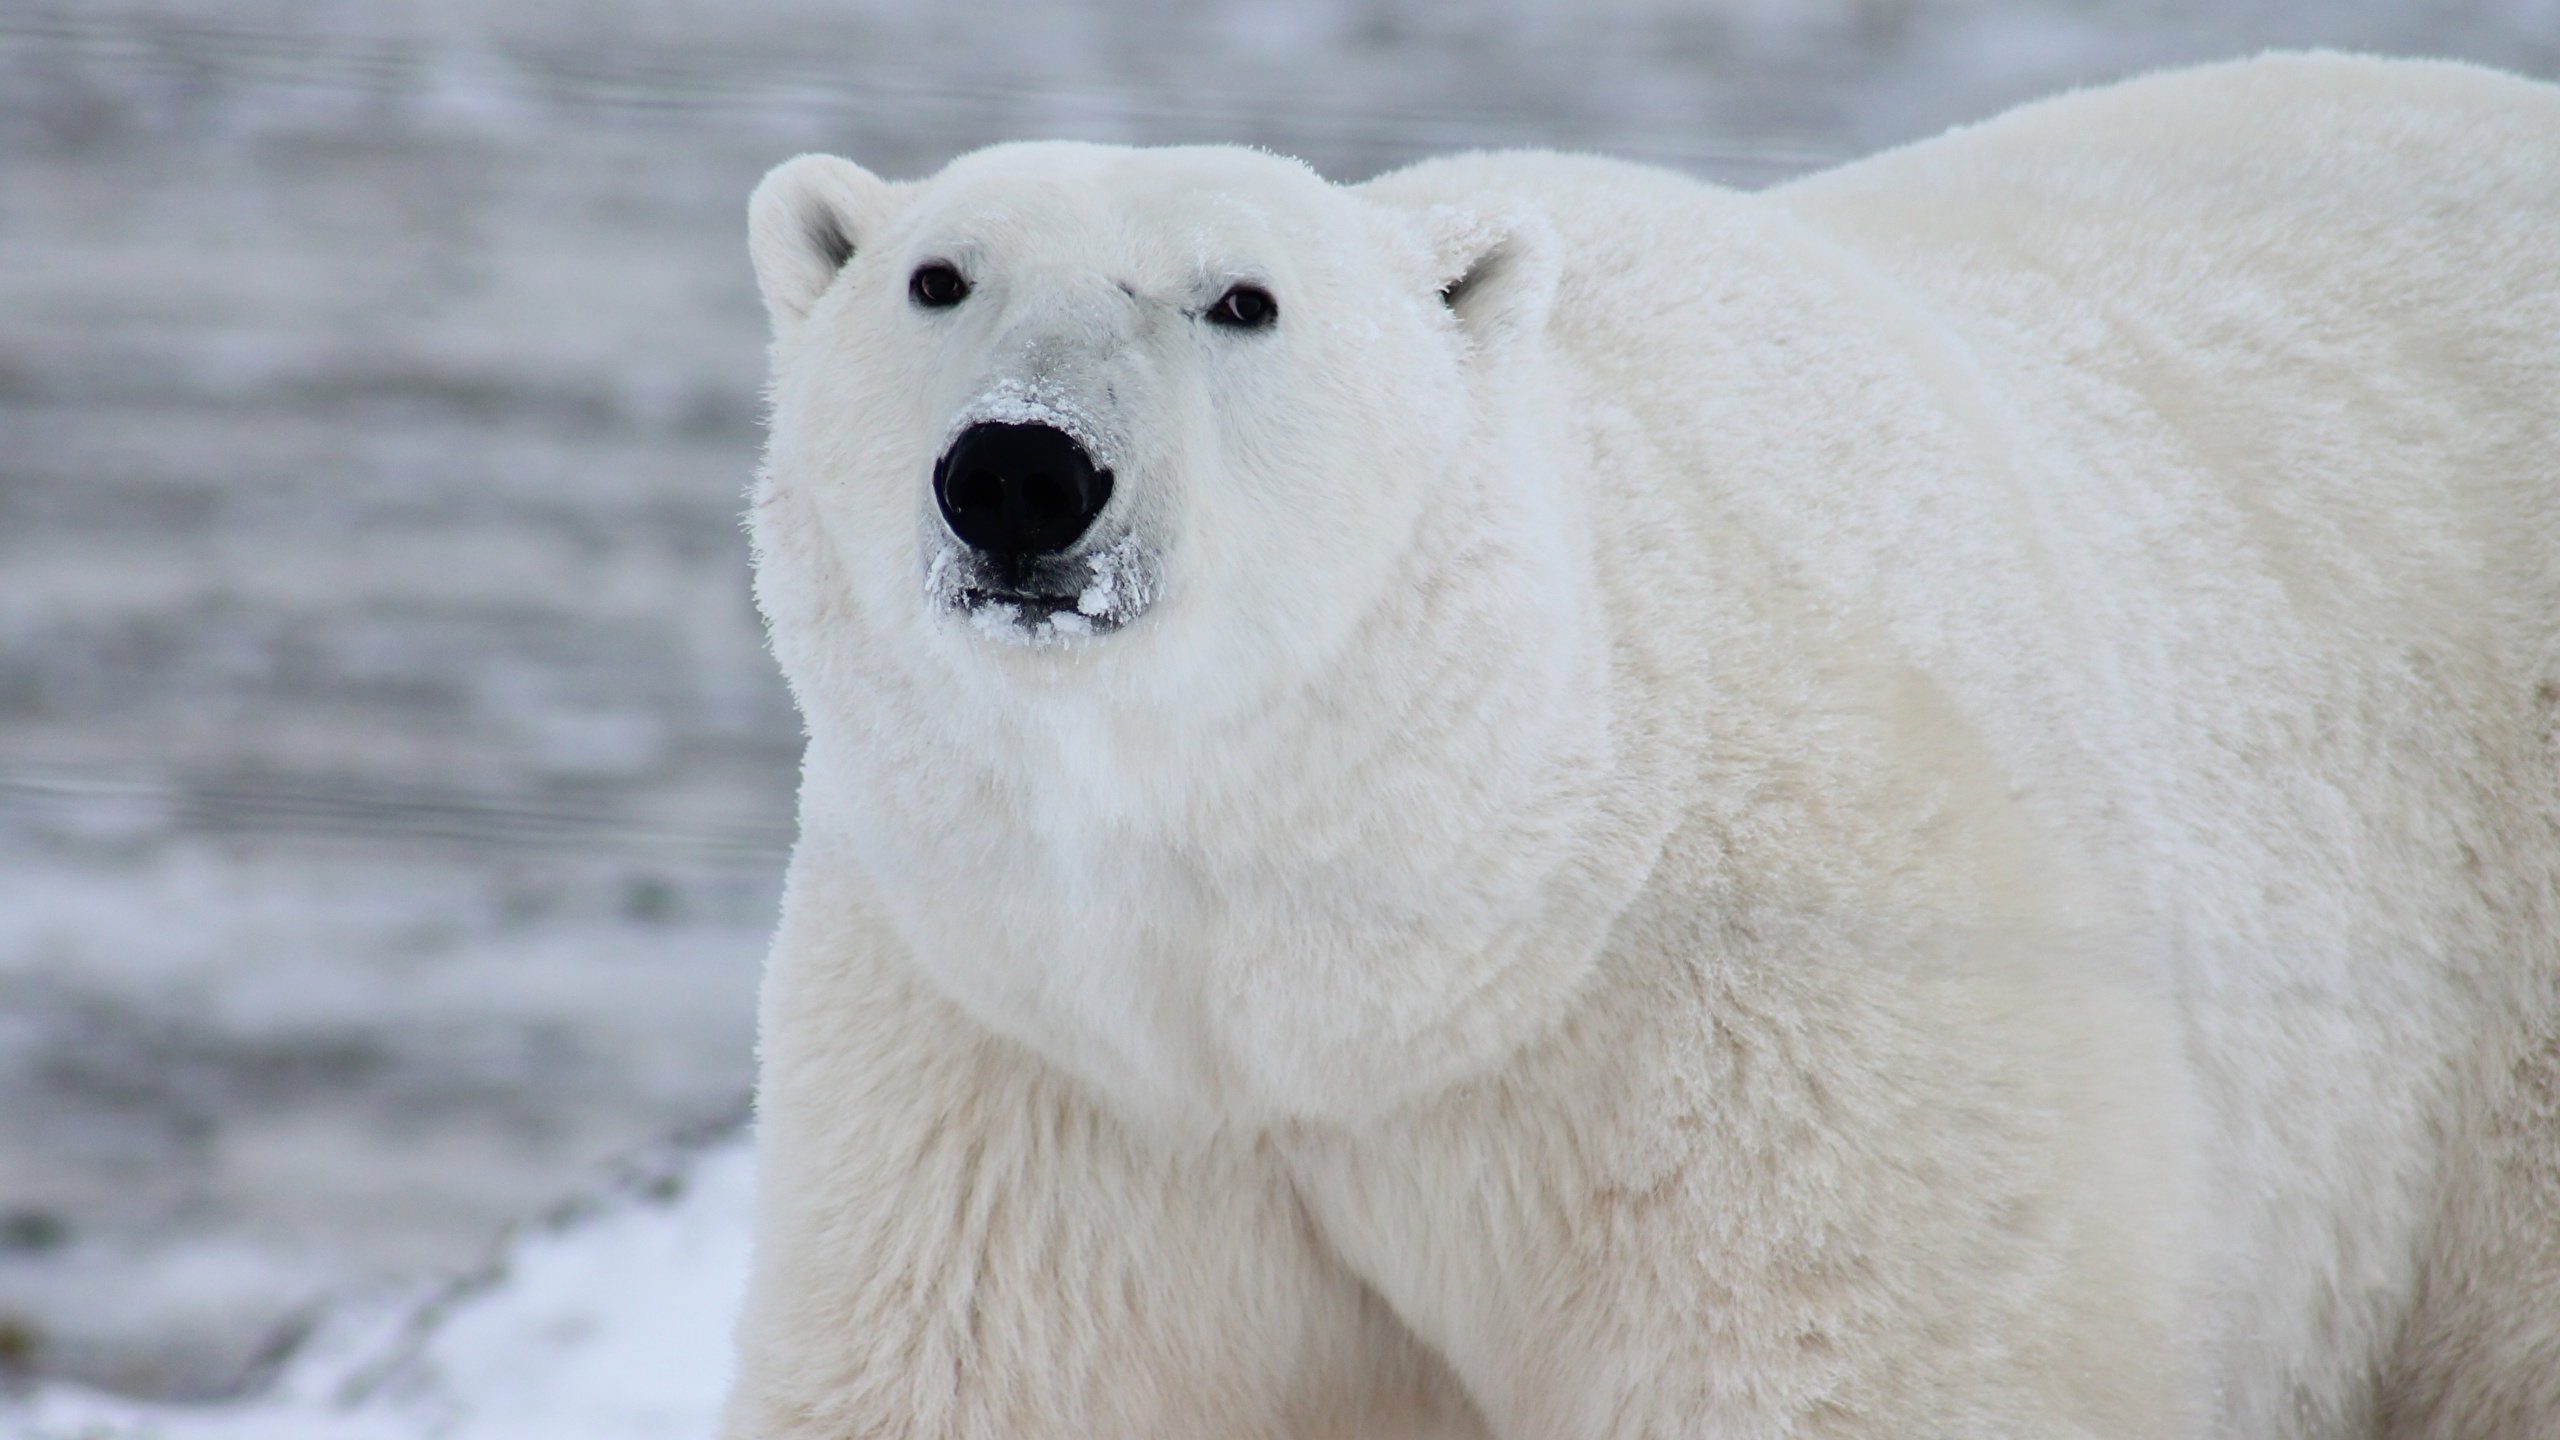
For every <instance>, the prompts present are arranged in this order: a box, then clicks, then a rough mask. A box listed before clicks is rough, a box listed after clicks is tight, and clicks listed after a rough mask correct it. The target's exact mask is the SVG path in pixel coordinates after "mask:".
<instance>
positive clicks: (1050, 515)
mask: <svg viewBox="0 0 2560 1440" xmlns="http://www.w3.org/2000/svg"><path fill="white" fill-rule="evenodd" d="M933 498H934V501H935V503H937V504H939V505H940V506H941V507H942V522H943V523H944V524H946V525H948V526H950V527H951V533H952V534H954V535H957V536H959V537H960V538H961V539H962V540H964V541H966V542H968V543H969V544H971V545H973V546H976V547H977V548H978V549H980V550H984V551H986V552H988V553H989V554H992V555H1006V556H1014V557H1023V556H1032V555H1054V554H1056V553H1057V552H1059V551H1061V550H1064V549H1066V548H1067V547H1068V546H1070V545H1073V544H1074V543H1076V537H1077V536H1079V535H1082V534H1083V533H1084V531H1085V527H1086V526H1088V525H1091V524H1092V523H1093V517H1094V516H1096V515H1099V514H1101V513H1102V507H1103V506H1104V505H1106V504H1108V503H1110V500H1111V472H1110V471H1108V470H1104V469H1101V468H1098V467H1097V466H1095V464H1094V463H1093V457H1092V456H1091V455H1088V454H1086V453H1085V449H1084V447H1083V446H1082V445H1079V444H1077V443H1076V440H1075V437H1074V436H1072V435H1069V434H1068V433H1067V432H1065V431H1064V430H1059V429H1054V428H1052V427H1050V426H1047V425H972V426H970V427H969V428H968V429H966V430H964V431H962V432H961V433H960V438H959V439H958V440H955V441H953V442H952V444H951V449H950V450H949V451H947V452H946V453H945V454H944V455H943V457H942V459H941V460H940V461H938V462H936V463H935V465H934V467H933Z"/></svg>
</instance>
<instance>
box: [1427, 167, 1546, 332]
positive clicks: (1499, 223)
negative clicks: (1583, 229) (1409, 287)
mask: <svg viewBox="0 0 2560 1440" xmlns="http://www.w3.org/2000/svg"><path fill="white" fill-rule="evenodd" d="M1421 220H1422V225H1423V229H1424V232H1425V234H1426V235H1427V236H1428V239H1429V244H1430V247H1431V271H1430V273H1431V284H1432V289H1433V290H1434V291H1435V292H1437V293H1438V295H1439V297H1440V303H1441V304H1443V305H1446V306H1447V307H1449V310H1450V312H1451V313H1452V314H1454V315H1455V316H1456V317H1457V319H1458V326H1459V329H1460V330H1461V331H1463V332H1464V333H1465V334H1466V335H1467V336H1468V338H1469V339H1470V340H1472V341H1473V342H1474V344H1475V345H1476V346H1477V348H1478V349H1479V350H1486V349H1495V348H1499V347H1501V346H1503V345H1506V344H1508V343H1510V342H1512V341H1515V340H1518V339H1520V338H1523V337H1526V336H1529V335H1533V334H1535V333H1537V332H1538V331H1539V330H1540V329H1542V328H1544V327H1545V325H1546V323H1547V307H1548V306H1549V305H1550V304H1551V303H1552V302H1553V301H1554V300H1555V294H1556V281H1557V275H1558V267H1559V256H1558V252H1559V251H1560V250H1561V249H1562V248H1563V247H1562V246H1561V245H1560V244H1559V243H1558V242H1557V240H1556V232H1555V226H1554V225H1552V224H1551V223H1549V222H1548V220H1547V217H1546V213H1545V212H1544V211H1542V210H1540V209H1538V207H1537V206H1535V205H1533V204H1531V203H1529V202H1528V201H1526V200H1523V199H1520V198H1518V197H1515V196H1510V195H1500V194H1483V195H1476V196H1472V197H1470V198H1468V199H1467V200H1465V201H1463V202H1461V203H1457V204H1447V203H1443V204H1437V205H1433V206H1431V207H1429V208H1428V209H1426V210H1424V211H1423V212H1422V215H1421Z"/></svg>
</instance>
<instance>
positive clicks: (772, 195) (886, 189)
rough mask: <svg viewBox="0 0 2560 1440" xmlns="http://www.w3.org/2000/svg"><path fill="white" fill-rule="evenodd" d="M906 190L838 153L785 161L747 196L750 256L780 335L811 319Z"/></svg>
mask: <svg viewBox="0 0 2560 1440" xmlns="http://www.w3.org/2000/svg"><path fill="white" fill-rule="evenodd" d="M905 188H906V187H905V186H903V185H891V184H889V183H888V182H886V181H884V180H882V179H880V178H879V177H878V176H876V175H874V174H872V173H871V172H870V171H868V170H865V169H863V168H862V167H861V166H859V165H856V164H854V163H853V162H852V161H850V160H840V159H837V158H836V157H835V156H833V155H802V156H800V157H799V158H797V159H793V160H785V161H783V162H782V163H781V164H779V165H776V166H775V167H773V170H772V172H771V173H769V174H767V175H766V176H765V177H764V182H763V183H762V184H760V185H758V186H756V193H755V195H754V196H753V197H752V198H751V199H749V200H748V201H747V255H748V257H749V258H750V259H752V260H753V261H754V262H755V267H756V285H757V287H758V288H760V289H761V290H763V291H764V308H765V310H766V312H767V313H769V314H770V315H772V316H773V328H774V333H775V334H777V335H779V334H782V333H784V332H786V331H788V330H790V329H792V328H794V327H795V326H797V325H798V324H799V323H800V322H801V321H802V320H805V319H807V318H808V315H809V307H811V306H813V305H815V304H817V303H818V297H819V296H820V295H823V294H825V293H826V290H827V287H828V286H829V285H831V284H833V283H835V278H836V272H837V271H839V270H842V269H843V268H844V267H845V262H846V261H848V260H851V259H852V258H853V257H854V253H855V252H856V251H858V250H860V249H861V248H862V247H863V246H864V245H865V244H867V243H869V242H870V240H871V239H872V237H874V236H876V235H877V234H879V232H880V227H881V226H882V225H884V224H885V223H887V221H888V219H889V217H890V216H892V215H894V214H896V213H897V209H898V204H899V202H900V201H901V200H902V199H904V198H905V197H904V195H903V194H902V193H901V192H903V191H904V190H905Z"/></svg>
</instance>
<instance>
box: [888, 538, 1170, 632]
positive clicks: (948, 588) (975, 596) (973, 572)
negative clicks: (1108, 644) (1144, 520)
mask: <svg viewBox="0 0 2560 1440" xmlns="http://www.w3.org/2000/svg"><path fill="white" fill-rule="evenodd" d="M1155 589H1156V587H1155V577H1154V566H1153V565H1152V564H1150V563H1149V559H1148V556H1147V554H1146V552H1145V549H1144V547H1142V546H1140V545H1139V543H1138V537H1137V535H1136V533H1135V532H1133V531H1123V532H1122V533H1121V534H1120V535H1119V536H1118V537H1117V538H1116V539H1114V540H1112V541H1111V542H1110V543H1108V544H1104V545H1097V546H1095V547H1093V548H1092V549H1090V550H1087V551H1086V552H1085V553H1083V554H1081V555H1059V556H1038V557H1016V556H996V555H989V554H987V553H985V552H984V551H980V550H975V549H972V548H970V547H968V546H965V545H958V544H945V545H944V546H942V547H941V548H940V549H939V550H938V551H937V552H936V553H935V555H934V557H933V561H932V564H931V565H930V566H929V567H928V568H927V571H926V575H925V593H926V595H927V596H928V597H929V598H930V599H932V600H933V602H934V603H935V604H936V605H937V606H938V607H939V608H941V609H944V610H947V611H949V612H951V613H953V614H957V615H959V616H961V617H963V618H965V619H967V620H968V621H969V623H970V626H971V627H972V628H973V629H975V630H977V632H978V633H979V634H981V635H985V636H987V637H988V638H990V639H996V640H1004V641H1009V642H1012V643H1014V644H1033V645H1036V644H1045V643H1057V642H1061V641H1066V640H1073V639H1084V638H1088V637H1092V636H1097V635H1108V634H1110V633H1111V632H1113V631H1115V630H1118V629H1120V628H1121V627H1123V626H1125V625H1127V624H1128V623H1129V622H1130V621H1132V620H1135V619H1137V618H1138V617H1139V616H1140V615H1142V614H1144V613H1146V610H1147V607H1148V606H1150V605H1152V604H1153V603H1155Z"/></svg>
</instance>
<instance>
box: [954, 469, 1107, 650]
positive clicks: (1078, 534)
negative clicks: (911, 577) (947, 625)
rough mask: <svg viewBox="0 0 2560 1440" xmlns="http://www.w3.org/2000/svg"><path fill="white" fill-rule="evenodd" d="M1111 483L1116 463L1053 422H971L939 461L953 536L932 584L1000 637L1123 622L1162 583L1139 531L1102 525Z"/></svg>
mask: <svg viewBox="0 0 2560 1440" xmlns="http://www.w3.org/2000/svg"><path fill="white" fill-rule="evenodd" d="M1111 493H1112V476H1111V471H1110V470H1108V469H1106V468H1104V467H1103V466H1100V465H1098V464H1096V463H1094V459H1093V455H1092V453H1091V452H1090V451H1088V450H1087V449H1086V448H1085V446H1084V444H1083V442H1081V441H1079V440H1077V439H1076V438H1075V437H1074V436H1073V435H1070V434H1068V433H1067V432H1066V431H1064V430H1062V429H1059V428H1058V427H1056V426H1054V425H1047V424H1040V423H1007V422H998V421H982V422H980V423H978V424H974V425H971V426H970V427H968V428H967V429H966V430H963V431H962V432H961V433H960V435H959V438H957V439H955V440H953V441H952V442H951V447H950V448H949V449H948V450H946V451H944V452H943V454H942V458H941V459H940V460H938V461H936V462H935V463H934V467H933V499H934V505H935V508H936V509H937V510H938V511H939V512H940V513H941V516H942V523H943V528H944V541H945V543H944V544H942V545H941V546H940V547H938V548H937V550H936V551H935V553H934V555H933V559H932V562H931V565H930V567H929V569H928V571H927V574H926V577H925V588H926V591H927V593H928V594H930V595H931V596H932V597H933V598H934V599H935V600H936V601H937V602H939V603H940V604H941V605H943V606H945V607H946V608H949V609H951V610H954V611H957V612H959V613H960V614H963V615H965V616H967V617H968V618H969V620H970V621H971V622H972V623H973V624H975V625H976V627H977V628H978V630H979V631H980V632H981V633H984V634H986V635H989V636H991V637H994V638H998V639H1007V640H1014V641H1021V642H1038V641H1043V640H1057V639H1064V638H1066V637H1070V636H1085V635H1100V634H1108V633H1109V632H1111V631H1113V630H1117V629H1119V628H1120V627H1121V626H1123V625H1126V624H1128V623H1129V622H1130V621H1131V620H1134V619H1136V618H1137V617H1138V615H1139V614H1140V613H1141V612H1143V611H1144V610H1145V609H1146V607H1147V605H1148V603H1149V602H1150V601H1152V600H1153V599H1154V594H1153V589H1154V587H1153V584H1152V583H1151V581H1150V580H1149V579H1148V575H1147V566H1146V565H1145V563H1144V556H1143V554H1142V552H1141V549H1140V547H1139V545H1138V540H1137V536H1136V534H1135V533H1134V532H1132V531H1129V530H1127V529H1125V528H1123V529H1120V530H1119V531H1118V533H1116V534H1104V533H1097V526H1096V523H1095V522H1096V521H1097V520H1099V519H1100V518H1101V516H1102V513H1103V511H1104V510H1105V509H1106V508H1107V507H1108V506H1109V505H1110V503H1111Z"/></svg>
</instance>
